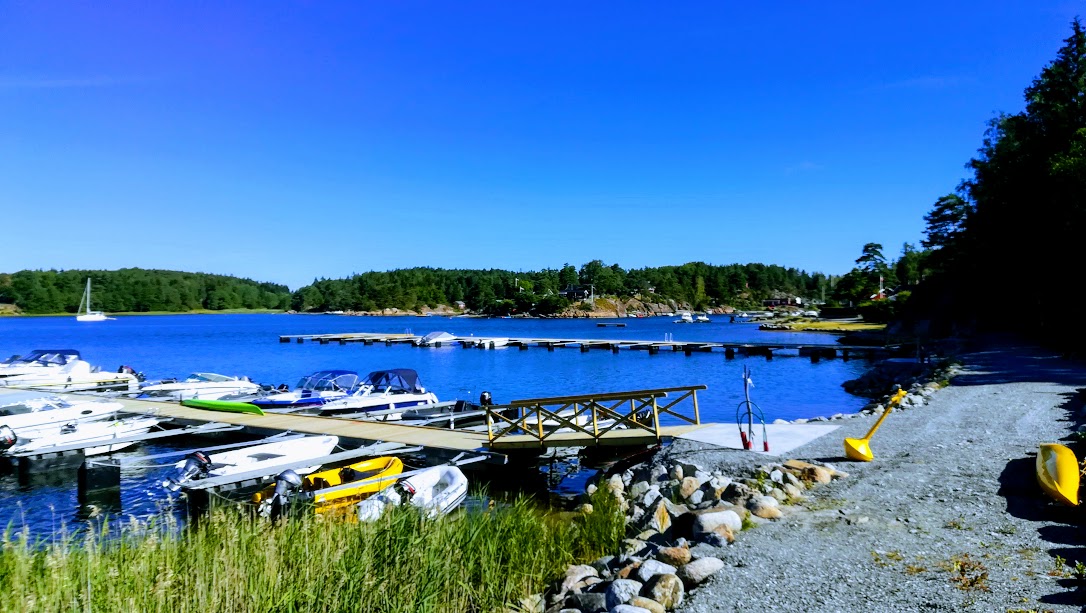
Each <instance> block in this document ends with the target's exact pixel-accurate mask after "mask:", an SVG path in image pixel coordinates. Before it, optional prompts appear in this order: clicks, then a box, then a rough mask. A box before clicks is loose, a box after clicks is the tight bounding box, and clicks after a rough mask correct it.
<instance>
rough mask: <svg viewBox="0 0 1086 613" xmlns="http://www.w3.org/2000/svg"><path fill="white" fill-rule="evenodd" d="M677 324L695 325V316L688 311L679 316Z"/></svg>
mask: <svg viewBox="0 0 1086 613" xmlns="http://www.w3.org/2000/svg"><path fill="white" fill-rule="evenodd" d="M674 323H677V324H692V323H694V316H693V315H692V314H690V313H689V312H687V311H684V312H682V313H680V314H679V318H678V319H676V320H675V322H674Z"/></svg>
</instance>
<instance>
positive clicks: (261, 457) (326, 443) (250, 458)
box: [162, 436, 339, 492]
mask: <svg viewBox="0 0 1086 613" xmlns="http://www.w3.org/2000/svg"><path fill="white" fill-rule="evenodd" d="M338 444H339V437H336V436H306V437H303V438H292V439H288V440H284V441H277V442H272V443H264V444H262V445H254V446H252V447H244V448H242V449H234V450H231V451H224V452H222V453H213V454H211V455H210V456H209V455H207V454H205V453H204V452H202V451H197V452H194V453H190V454H189V455H187V456H186V457H185V459H183V460H181V461H180V462H178V463H177V464H176V465H175V466H176V467H177V474H175V475H174V476H172V477H170V478H168V479H166V480H164V481H163V482H162V486H163V487H165V488H167V489H169V490H172V491H175V492H176V491H177V490H179V489H181V488H183V487H185V484H186V483H189V482H191V481H195V480H198V479H206V478H208V477H221V476H225V475H236V474H239V473H247V472H251V471H257V470H261V469H264V468H269V467H270V470H269V472H268V475H275V474H278V473H280V472H282V471H283V468H284V465H286V464H295V463H299V464H304V463H305V462H309V461H313V460H316V459H318V458H322V457H324V456H326V455H329V454H331V453H332V450H333V449H335V448H336V445H338ZM320 467H321V465H320V464H314V465H312V466H300V467H292V468H291V470H293V471H294V472H295V473H297V474H299V475H308V474H309V473H311V472H314V471H316V470H317V469H318V468H320Z"/></svg>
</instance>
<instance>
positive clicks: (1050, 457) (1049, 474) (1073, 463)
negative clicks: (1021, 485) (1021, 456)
mask: <svg viewBox="0 0 1086 613" xmlns="http://www.w3.org/2000/svg"><path fill="white" fill-rule="evenodd" d="M1036 468H1037V483H1039V484H1040V486H1041V489H1042V490H1044V492H1045V493H1046V494H1048V495H1049V496H1050V497H1052V499H1053V500H1055V501H1057V502H1061V503H1063V504H1066V505H1069V506H1072V507H1074V506H1078V503H1079V500H1078V486H1079V477H1080V472H1079V471H1080V469H1079V464H1078V459H1077V458H1075V452H1073V451H1071V449H1070V448H1068V447H1066V446H1064V445H1061V444H1059V443H1043V444H1041V446H1040V449H1039V450H1038V452H1037V467H1036Z"/></svg>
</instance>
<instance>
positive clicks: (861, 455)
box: [845, 389, 908, 462]
mask: <svg viewBox="0 0 1086 613" xmlns="http://www.w3.org/2000/svg"><path fill="white" fill-rule="evenodd" d="M906 394H908V392H906V391H905V390H902V389H899V390H898V391H897V393H896V394H894V397H893V398H891V399H890V402H888V403H886V410H885V411H883V412H882V415H880V416H879V420H878V421H876V422H875V425H874V426H871V429H870V430H868V432H867V435H866V436H864V437H863V438H846V439H845V455H846V456H848V457H849V459H851V460H856V461H857V462H870V461H871V460H874V459H875V456H874V454H872V453H871V446H870V445H869V444H868V443H869V442H870V441H871V437H872V436H874V435H875V430H878V429H879V426H881V425H882V422H883V420H884V419H886V416H887V415H889V414H890V410H891V409H893V408H894V405H895V404H897V403H899V402H901V399H902V398H904V397H905V396H906Z"/></svg>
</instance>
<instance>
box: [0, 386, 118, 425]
mask: <svg viewBox="0 0 1086 613" xmlns="http://www.w3.org/2000/svg"><path fill="white" fill-rule="evenodd" d="M123 408H124V405H122V404H121V403H119V402H110V401H107V400H101V399H97V398H93V399H92V398H79V397H74V396H69V397H68V398H61V397H60V396H51V395H49V396H46V395H42V394H41V393H40V392H17V393H14V394H11V395H10V396H9V395H7V394H4V395H2V396H0V431H2V430H3V428H4V427H7V428H10V429H11V430H13V431H14V432H15V434H16V435H20V434H22V433H23V431H28V430H33V429H37V428H42V427H45V426H50V425H54V424H66V423H70V422H76V421H96V420H100V419H108V418H114V417H116V416H117V412H118V411H120V410H121V409H123Z"/></svg>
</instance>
